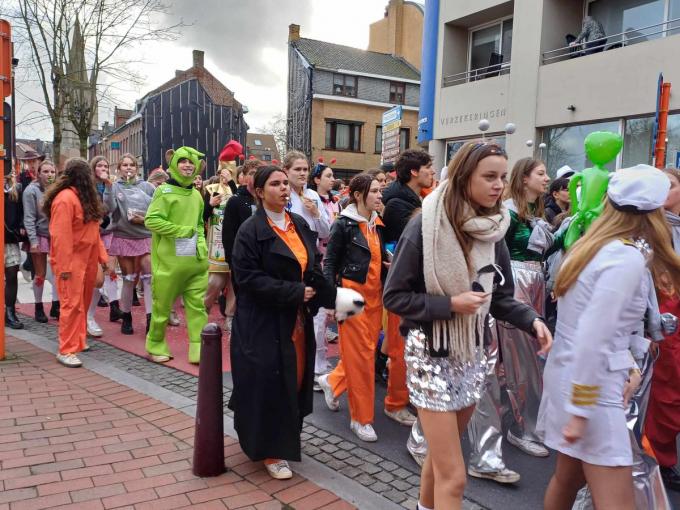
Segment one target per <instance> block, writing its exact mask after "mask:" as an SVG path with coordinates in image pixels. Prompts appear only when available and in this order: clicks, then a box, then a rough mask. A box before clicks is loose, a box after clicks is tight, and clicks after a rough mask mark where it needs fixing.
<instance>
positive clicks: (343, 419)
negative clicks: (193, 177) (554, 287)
mask: <svg viewBox="0 0 680 510" xmlns="http://www.w3.org/2000/svg"><path fill="white" fill-rule="evenodd" d="M20 281H21V284H20V293H19V295H20V300H22V301H23V302H24V303H26V302H29V301H30V300H31V298H32V294H31V292H30V286H29V284H28V283H26V282H23V281H22V280H21V278H20ZM45 296H49V294H47V293H46V294H45ZM24 309H26V308H24ZM97 313H98V316H101V320H100V322H101V323H102V325H106V321H105V318H104V315H105V314H106V309H98V312H97ZM24 323H25V324H26V327H27V330H26V331H25V332H21V331H19V332H11V334H13V335H16V336H17V337H19V338H22V337H25V338H26V339H28V340H35V339H38V338H39V339H43V340H42V346H43V347H45V348H48V349H54V346H55V341H56V334H57V332H56V321H54V320H50V323H48V324H38V323H36V322H35V321H33V320H31V319H30V318H26V320H25V321H24ZM115 329H116V328H112V330H110V331H111V332H112V334H115V333H113V331H114V330H115ZM173 329H175V330H177V329H179V330H180V332H181V331H183V329H182V327H180V328H173ZM117 336H118V337H120V335H117ZM177 336H179V337H181V333H180V334H179V335H177ZM141 338H142V335H138V334H135V335H134V336H132V337H125V338H124V339H123V340H125V342H127V343H128V344H129V343H138V344H140V345H139V346H130V345H125V349H126V350H121V349H118V348H116V345H117V346H120V345H124V343H125V342H122V343H121V341H120V340H121V338H114V339H112V338H110V337H109V338H108V339H107V338H104V339H102V341H94V340H91V341H90V344H91V345H92V346H93V350H92V351H91V352H90V353H87V354H84V355H83V358H84V359H85V360H86V361H85V362H86V366H88V367H89V366H91V365H92V363H93V362H94V363H95V364H96V366H97V367H98V369H97V370H98V373H100V374H102V375H104V376H106V377H111V376H112V375H115V374H121V373H123V374H126V375H128V376H131V377H132V378H133V380H136V381H142V382H143V383H145V384H147V385H151V387H152V388H157V389H158V391H159V392H160V394H159V395H161V396H166V397H167V398H169V399H170V402H174V401H178V400H179V401H181V402H183V403H184V404H185V405H186V406H187V409H193V406H194V405H195V400H196V391H197V377H196V376H195V375H192V374H191V373H187V371H182V370H178V369H176V368H172V367H169V366H164V365H156V364H153V363H150V362H148V361H147V360H146V359H144V358H142V357H140V356H138V355H135V354H133V353H130V352H126V351H132V352H134V353H140V352H143V344H142V342H143V341H142V339H141ZM106 342H110V344H109V343H106ZM111 344H113V345H111ZM137 347H139V349H138V348H137ZM91 360H92V361H91ZM333 361H336V360H335V359H334V360H333ZM55 366H56V365H55ZM179 366H181V365H179ZM223 381H224V414H225V420H226V423H227V425H228V426H227V428H225V430H227V431H228V430H229V429H230V423H231V417H232V414H231V411H229V410H228V409H227V407H226V403H227V401H228V398H229V395H230V392H231V376H230V374H229V372H227V371H225V372H224V375H223ZM123 382H124V383H125V381H123ZM152 394H153V395H154V396H156V398H158V399H159V400H161V401H165V400H163V398H161V396H158V395H156V394H155V393H152ZM384 396H385V387H384V386H383V385H382V384H379V383H378V384H376V403H375V430H376V433H377V434H378V437H379V440H378V442H377V443H362V442H361V441H359V440H358V439H357V438H356V436H355V435H354V434H352V433H351V432H350V430H349V415H348V411H347V400H346V397H344V396H343V397H342V398H341V408H340V411H339V412H337V413H334V412H331V411H329V410H328V409H327V408H326V405H325V403H324V401H323V398H322V396H321V394H316V395H315V402H314V409H315V410H314V413H313V414H312V415H311V416H309V417H308V418H307V419H306V421H305V427H304V429H303V434H302V439H303V452H304V454H305V456H306V457H307V459H309V460H311V461H312V462H314V465H315V466H325V467H326V468H327V469H328V471H326V472H325V473H326V474H323V473H319V472H317V470H316V469H315V468H311V469H310V471H311V473H313V474H314V475H317V476H319V479H318V480H317V479H315V481H316V482H317V483H320V482H324V481H326V482H327V481H328V480H327V478H328V477H329V476H333V477H334V481H333V483H334V484H339V487H340V488H341V489H342V491H345V492H344V493H345V494H346V499H348V500H351V501H353V502H354V503H355V504H356V505H357V506H358V508H361V509H364V508H368V506H366V505H369V504H375V505H377V506H376V508H389V507H390V506H391V507H393V508H395V509H396V508H408V509H411V508H415V502H416V498H417V494H418V485H419V478H418V474H419V469H418V466H417V465H416V463H415V462H414V461H413V459H412V458H411V457H410V455H409V454H408V452H407V450H406V447H405V443H406V439H407V437H408V433H409V429H408V428H407V427H403V426H400V425H398V424H396V423H395V422H393V421H392V420H389V419H388V418H387V417H386V416H385V415H384V414H383V408H382V401H383V399H384ZM232 433H233V431H232ZM233 437H235V435H234V436H233ZM231 440H233V439H228V441H231ZM463 448H464V450H465V452H466V455H467V451H468V441H467V437H465V438H464V441H463ZM504 454H505V458H506V462H507V465H508V467H510V468H512V469H514V470H516V471H518V472H519V473H520V474H521V476H522V479H521V481H520V482H519V483H517V484H515V485H512V486H502V485H498V484H495V483H493V482H488V481H483V480H478V479H474V478H468V487H467V490H466V498H467V501H466V503H467V505H468V506H467V508H468V509H472V510H481V509H490V510H495V509H506V508H513V509H514V508H522V509H524V508H526V509H539V508H542V498H543V494H544V491H545V487H546V486H547V483H548V480H549V478H550V475H551V473H552V471H553V467H554V455H553V456H551V457H549V458H547V459H537V458H533V457H529V456H527V455H525V454H523V453H521V452H520V451H519V450H517V449H516V448H514V447H513V446H511V445H509V444H507V443H506V444H504ZM303 464H304V463H303ZM294 470H295V471H296V472H300V469H299V468H295V467H294ZM357 491H360V492H361V494H363V495H364V496H369V495H370V496H372V497H371V498H370V502H369V501H368V500H366V501H362V500H361V499H359V500H356V499H355V500H352V499H351V498H350V495H351V496H354V497H356V495H357V494H358V492H357ZM336 493H337V492H336ZM670 496H671V498H672V499H673V501H674V503H675V504H676V505H677V506H678V508H680V498H678V497H675V494H674V493H671V494H670ZM362 503H363V504H362ZM385 505H390V506H385ZM0 508H1V507H0Z"/></svg>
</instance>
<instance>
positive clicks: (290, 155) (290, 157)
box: [283, 151, 309, 170]
mask: <svg viewBox="0 0 680 510" xmlns="http://www.w3.org/2000/svg"><path fill="white" fill-rule="evenodd" d="M298 159H304V160H305V161H307V163H309V161H308V160H307V156H305V154H304V153H303V152H300V151H288V152H287V153H286V155H285V156H284V157H283V168H284V169H286V170H288V169H290V167H292V166H293V163H295V161H297V160H298Z"/></svg>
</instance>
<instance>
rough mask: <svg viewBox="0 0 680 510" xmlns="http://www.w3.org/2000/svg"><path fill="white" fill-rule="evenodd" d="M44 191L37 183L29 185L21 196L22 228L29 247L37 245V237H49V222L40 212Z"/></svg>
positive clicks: (41, 211)
mask: <svg viewBox="0 0 680 510" xmlns="http://www.w3.org/2000/svg"><path fill="white" fill-rule="evenodd" d="M44 192H45V191H44V190H43V189H42V188H41V187H40V184H38V182H37V181H33V182H32V183H31V184H29V185H28V186H27V187H26V189H25V190H24V193H23V195H22V201H23V205H24V228H25V229H26V234H27V235H28V240H29V242H30V243H31V246H36V245H37V244H38V236H41V237H47V238H49V237H50V222H49V220H48V219H47V216H45V213H44V212H43V210H42V205H43V194H44Z"/></svg>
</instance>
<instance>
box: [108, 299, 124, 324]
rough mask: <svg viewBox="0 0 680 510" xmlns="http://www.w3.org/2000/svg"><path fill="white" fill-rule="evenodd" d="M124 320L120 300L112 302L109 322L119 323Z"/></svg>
mask: <svg viewBox="0 0 680 510" xmlns="http://www.w3.org/2000/svg"><path fill="white" fill-rule="evenodd" d="M122 318H123V312H121V311H120V307H119V306H118V300H117V299H116V300H115V301H111V302H110V303H109V320H110V321H111V322H117V321H119V320H121V319H122Z"/></svg>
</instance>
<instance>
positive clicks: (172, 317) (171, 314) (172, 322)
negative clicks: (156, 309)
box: [168, 310, 179, 326]
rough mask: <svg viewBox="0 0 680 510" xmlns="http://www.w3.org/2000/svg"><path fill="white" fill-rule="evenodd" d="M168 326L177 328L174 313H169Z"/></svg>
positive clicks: (176, 319)
mask: <svg viewBox="0 0 680 510" xmlns="http://www.w3.org/2000/svg"><path fill="white" fill-rule="evenodd" d="M168 324H169V325H170V326H179V317H178V316H177V312H176V311H174V310H173V311H172V312H170V318H169V319H168Z"/></svg>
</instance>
